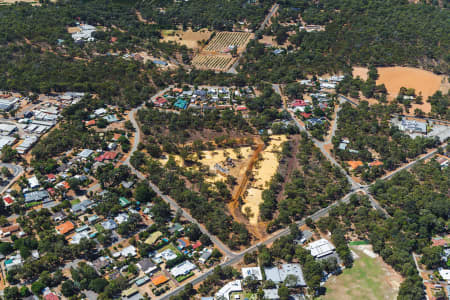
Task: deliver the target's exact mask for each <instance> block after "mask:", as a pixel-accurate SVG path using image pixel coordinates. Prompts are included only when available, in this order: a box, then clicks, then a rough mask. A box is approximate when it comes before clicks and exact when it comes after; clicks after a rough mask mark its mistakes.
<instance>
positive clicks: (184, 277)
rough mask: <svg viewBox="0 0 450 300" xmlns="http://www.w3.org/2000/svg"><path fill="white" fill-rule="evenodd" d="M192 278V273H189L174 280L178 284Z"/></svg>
mask: <svg viewBox="0 0 450 300" xmlns="http://www.w3.org/2000/svg"><path fill="white" fill-rule="evenodd" d="M192 276H194V272H191V273H189V274H187V275H184V276H178V277H177V278H175V279H176V280H177V281H178V282H182V281H184V280H186V279H188V278H189V277H192Z"/></svg>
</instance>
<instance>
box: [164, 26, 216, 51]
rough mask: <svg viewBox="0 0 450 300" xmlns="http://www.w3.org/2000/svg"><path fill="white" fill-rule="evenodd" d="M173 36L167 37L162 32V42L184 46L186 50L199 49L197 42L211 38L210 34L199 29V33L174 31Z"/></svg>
mask: <svg viewBox="0 0 450 300" xmlns="http://www.w3.org/2000/svg"><path fill="white" fill-rule="evenodd" d="M174 33H175V34H174V35H168V34H167V33H165V32H164V31H163V32H162V35H163V39H162V41H164V42H169V41H173V42H176V43H178V44H181V45H185V46H186V47H188V48H192V49H199V48H200V47H199V44H198V43H197V42H198V41H201V40H205V41H206V40H208V39H209V37H210V36H211V34H212V32H211V31H209V30H207V29H201V30H199V31H196V32H194V31H192V30H188V31H182V30H176V31H174Z"/></svg>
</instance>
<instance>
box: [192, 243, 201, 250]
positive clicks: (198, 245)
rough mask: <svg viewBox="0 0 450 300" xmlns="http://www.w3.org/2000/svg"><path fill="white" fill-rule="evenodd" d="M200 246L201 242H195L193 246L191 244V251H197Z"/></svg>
mask: <svg viewBox="0 0 450 300" xmlns="http://www.w3.org/2000/svg"><path fill="white" fill-rule="evenodd" d="M201 245H202V242H200V241H197V242H195V244H193V245H192V249H194V250H195V249H197V248H198V247H200V246H201Z"/></svg>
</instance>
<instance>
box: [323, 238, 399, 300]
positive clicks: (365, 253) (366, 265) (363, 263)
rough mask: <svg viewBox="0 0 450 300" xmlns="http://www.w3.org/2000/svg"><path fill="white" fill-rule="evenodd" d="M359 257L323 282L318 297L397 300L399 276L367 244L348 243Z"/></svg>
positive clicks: (334, 299)
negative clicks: (352, 263) (323, 284)
mask: <svg viewBox="0 0 450 300" xmlns="http://www.w3.org/2000/svg"><path fill="white" fill-rule="evenodd" d="M350 248H351V250H352V251H353V252H354V253H355V254H356V255H357V256H358V258H356V259H355V263H354V265H353V267H352V268H350V269H345V270H344V272H343V273H342V274H340V275H339V276H332V277H331V278H330V279H329V280H328V282H327V283H326V284H325V287H326V289H327V290H326V295H325V296H322V297H320V299H321V300H360V299H366V300H372V299H373V300H381V299H386V300H387V299H396V298H397V293H398V289H399V287H400V283H401V281H402V277H401V276H400V275H399V274H397V273H396V272H394V271H393V270H392V268H391V267H390V266H389V265H387V264H386V263H385V262H384V261H383V260H382V259H381V257H379V256H377V255H376V254H375V253H373V252H372V250H371V246H370V245H363V246H351V247H350Z"/></svg>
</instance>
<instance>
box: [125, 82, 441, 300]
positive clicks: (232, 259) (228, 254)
mask: <svg viewBox="0 0 450 300" xmlns="http://www.w3.org/2000/svg"><path fill="white" fill-rule="evenodd" d="M273 87H274V89H275V91H276V92H277V93H279V94H280V95H281V96H282V94H281V89H280V86H279V85H273ZM164 91H165V90H164ZM164 91H161V92H160V93H158V94H156V95H155V96H153V97H152V99H153V98H155V97H158V96H159V95H160V94H162V93H163V92H164ZM282 97H283V96H282ZM342 100H344V99H342ZM285 105H286V104H285ZM142 107H143V105H141V106H139V107H137V108H135V109H133V110H131V111H130V112H129V114H128V116H129V120H130V122H131V124H132V125H133V127H134V129H135V136H134V142H133V145H132V148H131V151H130V154H129V156H128V157H127V159H126V160H125V161H124V164H125V165H127V166H128V167H129V168H130V169H131V172H132V173H133V174H135V175H136V176H137V177H138V178H139V179H141V180H146V181H147V182H148V184H149V186H150V187H151V188H152V190H153V191H154V192H156V193H157V195H158V196H160V197H161V198H162V199H163V200H164V201H166V202H167V203H168V204H169V205H170V206H171V208H172V209H174V210H176V211H181V213H182V216H183V217H184V218H186V219H187V220H188V221H190V222H192V223H194V224H197V225H198V226H199V228H200V230H201V231H202V232H203V233H204V234H206V235H208V236H209V238H210V239H211V241H212V242H213V243H214V244H215V245H216V247H217V248H219V249H220V250H221V251H222V252H223V253H224V254H225V257H224V260H223V262H222V263H221V264H220V266H222V267H224V266H230V265H233V264H235V263H237V262H239V261H240V260H241V259H242V258H243V257H244V255H245V254H246V253H250V252H253V251H255V250H257V249H258V247H259V246H262V245H269V244H271V243H273V242H274V241H275V240H277V239H278V238H280V237H282V236H285V235H287V234H289V232H290V231H289V228H284V229H280V230H278V231H276V232H274V233H272V234H271V235H270V236H269V237H268V238H266V239H265V240H263V241H260V242H258V243H257V244H255V245H252V246H250V247H248V248H246V249H244V250H242V251H241V252H234V251H232V250H231V249H230V248H229V247H228V246H226V245H225V244H224V243H223V242H222V241H221V240H219V239H218V238H217V237H216V236H215V235H212V234H211V233H210V232H209V231H208V230H207V229H206V228H205V227H204V226H203V225H202V224H200V223H199V222H198V221H197V220H196V219H195V218H193V217H192V216H191V215H190V213H189V212H188V211H186V210H185V209H183V208H181V207H180V206H179V205H178V203H177V202H176V201H175V200H174V199H172V198H171V197H170V196H168V195H165V194H164V193H163V192H162V191H161V190H160V189H159V188H158V187H157V186H156V185H155V184H154V183H152V182H150V181H148V179H147V178H146V177H145V176H144V174H142V173H141V172H140V171H139V170H136V168H134V167H133V166H132V165H131V163H130V157H131V155H132V154H133V153H134V152H135V151H137V147H138V144H139V142H140V139H141V129H140V127H139V124H138V122H137V120H136V113H137V111H138V110H139V109H140V108H142ZM285 108H286V110H287V107H285ZM288 111H289V110H288ZM290 114H291V117H292V120H293V121H294V122H295V124H296V126H297V127H298V128H299V130H300V131H305V132H306V133H307V134H308V135H309V136H310V134H309V132H308V131H307V130H306V129H305V128H304V127H303V126H302V125H301V124H300V122H299V121H298V120H297V118H296V117H295V115H294V114H293V112H292V111H290ZM310 137H311V136H310ZM311 138H312V137H311ZM312 139H313V141H314V143H315V145H316V146H317V147H318V148H319V149H320V150H321V152H322V153H323V154H324V155H325V157H326V158H327V159H328V160H329V161H330V162H331V163H332V164H334V165H335V166H337V167H339V168H340V169H341V171H342V172H343V174H345V176H346V177H347V180H348V181H349V183H350V184H351V186H352V190H351V192H350V193H348V194H347V195H345V196H344V197H343V198H342V199H340V200H338V201H335V202H333V203H332V204H331V205H329V206H327V207H325V208H322V209H320V210H318V211H317V212H315V213H314V214H312V215H310V216H309V218H311V219H312V220H313V221H317V220H319V219H320V218H322V217H324V216H326V215H327V214H328V213H329V211H330V210H331V209H332V208H334V207H335V206H337V205H339V204H341V203H348V202H349V201H350V197H351V196H352V195H353V194H357V193H363V194H366V195H367V196H368V197H369V200H370V202H371V205H372V206H373V207H374V208H375V209H376V210H377V211H379V212H380V213H381V214H383V215H384V216H385V217H386V218H389V217H390V216H389V214H388V213H387V212H386V210H385V209H384V208H383V207H382V206H381V205H380V204H379V203H378V202H377V201H376V200H375V199H374V198H373V197H372V195H371V194H370V193H369V189H370V186H371V185H372V184H370V185H361V184H359V183H357V182H356V181H355V180H354V179H353V178H352V177H351V176H350V175H349V174H348V173H347V172H346V171H345V170H344V168H343V167H342V166H341V165H340V164H339V163H338V162H337V161H336V160H335V159H334V158H333V157H332V156H331V154H330V153H329V152H328V151H326V149H325V148H324V143H322V142H320V141H318V140H316V139H314V138H312ZM437 151H438V150H434V151H432V152H430V153H428V154H426V155H424V156H422V157H421V158H419V159H417V160H414V161H412V162H410V163H409V164H407V165H405V166H402V167H400V168H398V169H397V170H395V171H394V172H392V173H390V174H388V175H386V176H384V177H382V178H381V179H380V180H388V179H390V178H391V177H392V176H394V175H395V174H397V173H398V172H401V171H403V170H406V169H409V168H411V167H412V166H413V165H414V164H415V163H417V162H418V161H420V160H424V159H428V158H430V157H432V156H433V155H435V154H436V153H437ZM305 220H306V218H303V219H302V220H300V221H297V222H296V223H297V225H298V226H302V225H304V224H305ZM213 270H214V269H213V268H211V269H208V270H206V271H204V272H202V273H201V274H200V275H198V276H197V277H194V278H193V279H191V280H187V281H186V282H185V283H184V284H181V285H180V286H178V287H176V288H175V289H173V290H172V291H170V292H169V293H167V294H165V295H162V296H160V297H159V298H157V299H161V300H168V299H170V297H172V296H175V295H176V294H178V293H179V292H181V291H182V290H183V289H184V287H185V286H186V284H192V285H196V284H198V283H201V282H202V281H203V280H205V279H206V278H207V277H208V276H209V275H211V274H212V272H213Z"/></svg>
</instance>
